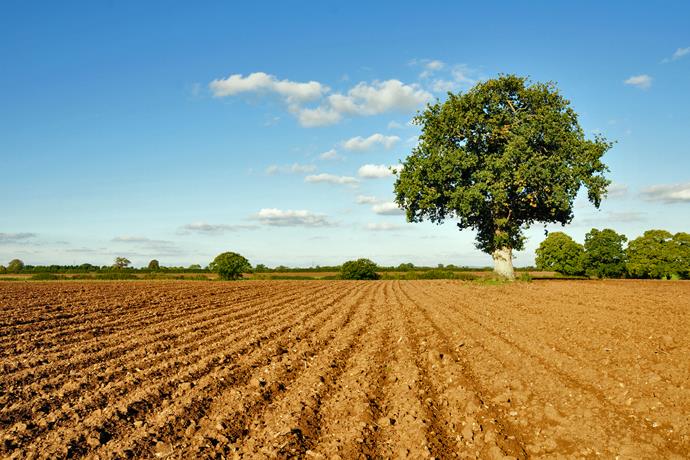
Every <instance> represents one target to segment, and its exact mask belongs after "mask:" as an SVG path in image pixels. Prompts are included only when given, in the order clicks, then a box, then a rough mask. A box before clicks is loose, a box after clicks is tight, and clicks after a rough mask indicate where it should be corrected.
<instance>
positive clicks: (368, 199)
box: [357, 195, 381, 204]
mask: <svg viewBox="0 0 690 460" xmlns="http://www.w3.org/2000/svg"><path fill="white" fill-rule="evenodd" d="M380 201H381V200H379V199H378V198H376V197H375V196H368V195H357V204H376V203H379V202H380Z"/></svg>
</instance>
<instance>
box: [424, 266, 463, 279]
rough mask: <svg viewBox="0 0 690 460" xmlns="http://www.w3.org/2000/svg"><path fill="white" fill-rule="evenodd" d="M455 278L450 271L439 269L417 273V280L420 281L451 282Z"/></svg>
mask: <svg viewBox="0 0 690 460" xmlns="http://www.w3.org/2000/svg"><path fill="white" fill-rule="evenodd" d="M455 278H456V276H455V273H453V272H452V271H450V270H442V269H440V268H434V269H432V270H426V271H423V272H418V273H417V279H420V280H452V279H455Z"/></svg>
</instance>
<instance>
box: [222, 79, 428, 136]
mask: <svg viewBox="0 0 690 460" xmlns="http://www.w3.org/2000/svg"><path fill="white" fill-rule="evenodd" d="M209 87H210V88H211V91H212V92H213V95H214V96H215V97H228V96H236V95H238V94H242V93H250V92H263V93H275V94H278V95H280V96H281V97H283V99H284V101H285V102H286V103H287V105H288V110H289V111H290V112H291V113H292V114H293V115H294V116H296V117H297V119H298V120H299V123H300V124H301V125H302V126H304V127H316V126H326V125H332V124H335V123H338V122H339V121H341V120H342V119H343V116H344V115H351V116H369V115H378V114H381V113H384V112H388V111H400V112H409V111H411V110H414V109H417V108H418V107H419V106H420V105H421V104H424V103H425V102H428V101H429V100H431V98H432V95H431V94H430V93H428V92H427V91H425V90H423V89H422V88H420V87H419V85H416V84H411V85H406V84H404V83H402V82H401V81H399V80H386V81H373V82H371V83H366V82H360V83H358V84H357V85H355V86H354V87H352V88H350V89H349V90H348V91H347V92H346V93H345V94H343V93H331V94H330V95H329V93H330V91H331V90H330V88H329V87H328V86H326V85H324V84H322V83H319V82H317V81H308V82H295V81H290V80H279V79H278V78H276V77H275V76H273V75H269V74H267V73H264V72H254V73H251V74H249V75H247V76H246V77H245V76H243V75H241V74H233V75H230V76H229V77H228V78H225V79H216V80H213V81H212V82H211V83H209ZM313 101H320V103H319V105H318V106H317V107H305V106H304V104H305V103H307V102H313Z"/></svg>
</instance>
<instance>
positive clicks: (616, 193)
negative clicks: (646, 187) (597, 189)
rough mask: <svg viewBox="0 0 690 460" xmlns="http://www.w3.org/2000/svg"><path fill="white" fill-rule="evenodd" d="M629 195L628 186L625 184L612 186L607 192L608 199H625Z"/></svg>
mask: <svg viewBox="0 0 690 460" xmlns="http://www.w3.org/2000/svg"><path fill="white" fill-rule="evenodd" d="M627 194H628V186H627V185H624V184H611V185H609V187H608V190H607V197H608V198H623V197H624V196H626V195H627Z"/></svg>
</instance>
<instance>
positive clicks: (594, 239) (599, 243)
mask: <svg viewBox="0 0 690 460" xmlns="http://www.w3.org/2000/svg"><path fill="white" fill-rule="evenodd" d="M627 240H628V239H627V238H626V237H625V235H619V234H618V233H616V232H615V231H613V230H611V229H610V228H606V229H604V230H597V229H596V228H593V229H592V230H590V232H589V233H587V234H586V235H585V245H584V246H585V272H586V273H587V274H588V275H589V276H596V277H597V278H620V277H622V276H623V275H624V274H625V261H626V257H625V251H624V250H623V243H625V242H626V241H627Z"/></svg>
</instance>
